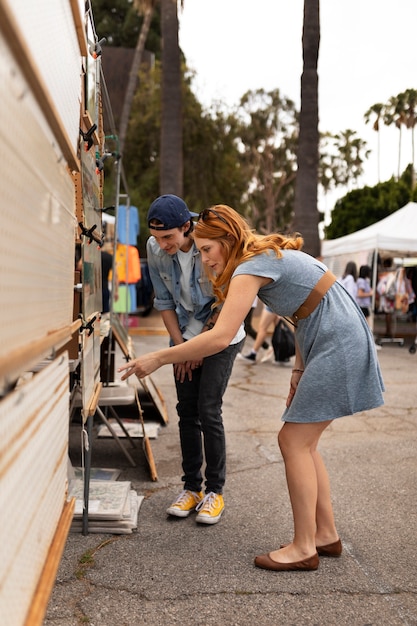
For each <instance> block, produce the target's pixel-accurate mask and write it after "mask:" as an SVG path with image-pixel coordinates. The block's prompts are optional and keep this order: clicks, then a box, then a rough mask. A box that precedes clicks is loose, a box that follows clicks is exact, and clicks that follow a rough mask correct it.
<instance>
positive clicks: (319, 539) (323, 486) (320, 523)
mask: <svg viewBox="0 0 417 626" xmlns="http://www.w3.org/2000/svg"><path fill="white" fill-rule="evenodd" d="M311 454H312V457H313V461H314V465H315V468H316V476H317V506H316V546H327V545H328V544H329V543H333V542H334V541H337V540H338V538H339V536H338V534H337V530H336V525H335V521H334V514H333V507H332V501H331V497H330V481H329V475H328V473H327V469H326V466H325V465H324V462H323V459H322V457H321V454H320V452H318V450H316V449H314V450H312V451H311Z"/></svg>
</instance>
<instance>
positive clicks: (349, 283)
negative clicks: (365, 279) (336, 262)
mask: <svg viewBox="0 0 417 626" xmlns="http://www.w3.org/2000/svg"><path fill="white" fill-rule="evenodd" d="M357 278H358V269H357V267H356V263H355V262H354V261H349V263H347V265H346V267H345V271H344V272H343V276H341V278H339V282H340V283H341V284H342V285H343V287H344V288H345V289H346V291H347V292H348V293H349V294H350V295H351V296H352V298H353V299H354V300H356V296H357V293H358V287H357V284H356V281H357Z"/></svg>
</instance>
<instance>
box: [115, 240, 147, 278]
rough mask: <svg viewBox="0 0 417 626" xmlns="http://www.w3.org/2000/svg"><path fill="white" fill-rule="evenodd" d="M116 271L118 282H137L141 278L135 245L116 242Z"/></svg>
mask: <svg viewBox="0 0 417 626" xmlns="http://www.w3.org/2000/svg"><path fill="white" fill-rule="evenodd" d="M126 257H127V258H126ZM116 271H117V278H118V281H119V283H129V284H132V283H137V282H138V281H139V280H140V279H141V278H142V273H141V269H140V258H139V251H138V249H137V248H136V246H127V245H125V244H123V243H118V244H117V246H116Z"/></svg>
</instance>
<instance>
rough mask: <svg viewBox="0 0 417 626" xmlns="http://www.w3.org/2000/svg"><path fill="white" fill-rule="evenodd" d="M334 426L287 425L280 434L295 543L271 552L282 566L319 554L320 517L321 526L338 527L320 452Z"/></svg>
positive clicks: (320, 423)
mask: <svg viewBox="0 0 417 626" xmlns="http://www.w3.org/2000/svg"><path fill="white" fill-rule="evenodd" d="M330 423H331V422H330V421H327V422H317V423H313V424H293V423H290V422H286V423H285V424H284V426H283V427H282V429H281V430H280V432H279V434H278V444H279V447H280V449H281V453H282V456H283V459H284V464H285V473H286V477H287V485H288V492H289V496H290V501H291V507H292V512H293V519H294V539H293V541H292V543H290V544H288V546H286V547H285V548H282V549H280V550H275V551H274V552H271V558H272V559H274V560H276V561H278V562H282V563H291V562H293V561H299V560H302V559H305V558H308V557H310V556H312V555H313V554H315V552H316V532H317V515H318V514H319V518H320V524H324V526H326V527H330V526H331V525H332V524H333V527H334V520H333V511H332V507H331V502H330V488H329V480H328V477H327V471H326V470H325V467H324V464H323V461H322V459H321V457H320V456H319V453H318V452H317V444H318V441H319V439H320V436H321V434H322V432H323V431H324V430H325V428H327V426H328V425H329V424H330ZM336 538H337V537H336Z"/></svg>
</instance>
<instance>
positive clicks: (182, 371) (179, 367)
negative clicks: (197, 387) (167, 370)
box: [174, 360, 203, 383]
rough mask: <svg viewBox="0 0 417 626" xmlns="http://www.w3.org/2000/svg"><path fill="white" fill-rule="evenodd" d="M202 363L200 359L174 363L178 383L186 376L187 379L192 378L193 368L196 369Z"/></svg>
mask: <svg viewBox="0 0 417 626" xmlns="http://www.w3.org/2000/svg"><path fill="white" fill-rule="evenodd" d="M202 363H203V361H202V360H200V361H185V363H175V365H174V375H175V378H176V380H178V381H179V382H180V383H183V382H184V380H185V378H186V377H187V378H188V380H192V377H193V370H195V369H197V368H198V367H201V364H202Z"/></svg>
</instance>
